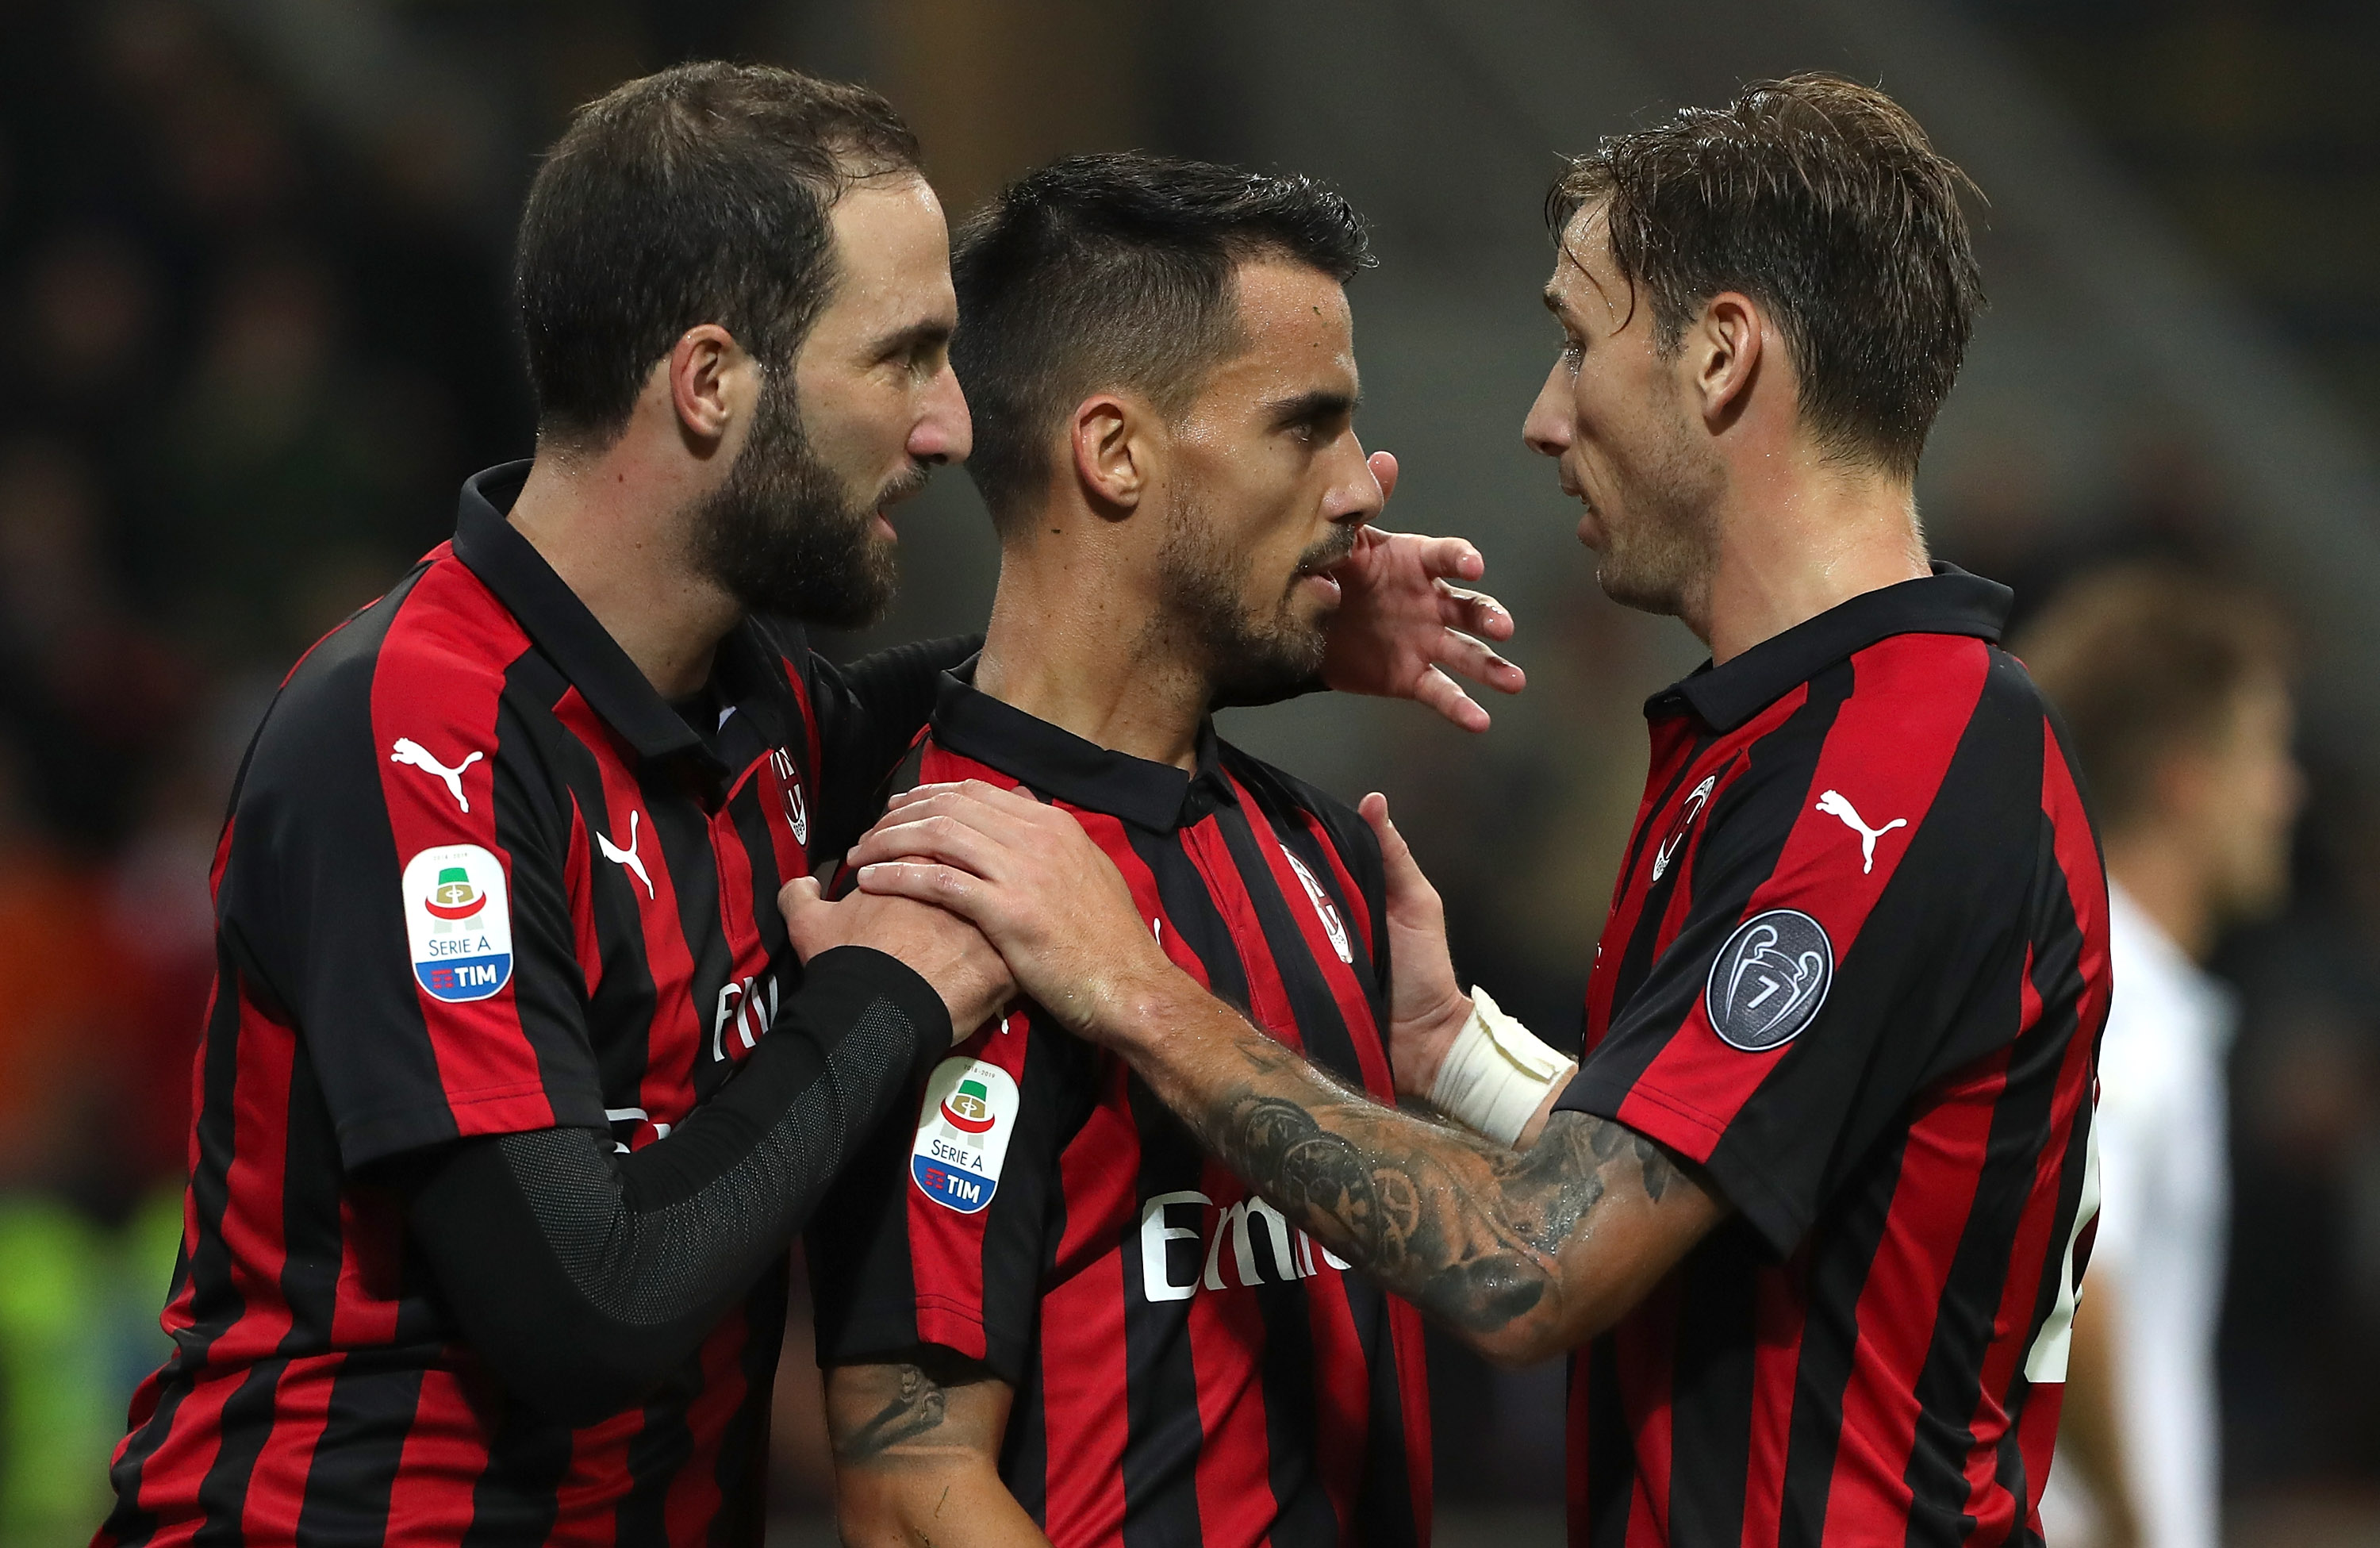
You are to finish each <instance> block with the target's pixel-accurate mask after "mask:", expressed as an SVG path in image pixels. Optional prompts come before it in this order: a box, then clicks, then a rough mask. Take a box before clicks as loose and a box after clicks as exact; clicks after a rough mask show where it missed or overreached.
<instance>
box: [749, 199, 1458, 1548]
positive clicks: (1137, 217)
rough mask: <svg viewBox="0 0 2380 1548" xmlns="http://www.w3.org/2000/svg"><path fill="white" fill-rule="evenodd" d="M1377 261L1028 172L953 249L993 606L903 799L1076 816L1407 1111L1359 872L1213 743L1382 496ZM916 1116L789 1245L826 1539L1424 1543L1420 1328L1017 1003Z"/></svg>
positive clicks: (1285, 654) (1299, 206)
mask: <svg viewBox="0 0 2380 1548" xmlns="http://www.w3.org/2000/svg"><path fill="white" fill-rule="evenodd" d="M1369 261H1370V260H1369V257H1368V253H1367V249H1366V236H1365V230H1364V226H1363V224H1362V222H1361V221H1360V220H1359V219H1358V218H1357V217H1356V215H1355V213H1354V210H1352V209H1351V208H1350V207H1349V206H1348V204H1347V202H1346V201H1344V200H1343V199H1342V198H1340V197H1339V196H1338V195H1336V194H1334V193H1332V192H1330V190H1329V189H1324V188H1322V187H1320V186H1318V185H1317V184H1315V183H1313V182H1310V181H1308V180H1306V179H1305V178H1302V177H1268V176H1263V175H1259V174H1251V173H1246V172H1241V171H1236V170H1234V169H1232V168H1229V167H1223V166H1216V165H1208V164H1204V163H1196V162H1180V161H1172V160H1167V159H1164V158H1160V157H1154V156H1148V155H1137V154H1135V155H1104V156H1086V157H1077V158H1074V159H1070V160H1067V161H1062V162H1059V163H1057V164H1055V165H1050V166H1048V167H1044V168H1042V169H1041V170H1040V171H1038V172H1036V173H1034V174H1032V175H1031V176H1029V177H1026V178H1024V179H1022V180H1021V181H1019V182H1018V183H1016V184H1015V185H1014V187H1012V188H1010V189H1008V190H1007V191H1006V192H1005V193H1004V194H1002V197H1001V198H1000V200H999V201H997V202H996V203H995V204H994V205H993V206H992V207H991V208H990V210H988V211H986V212H985V213H984V214H982V215H981V216H979V217H977V219H976V220H974V221H971V222H969V223H968V224H967V225H965V226H964V227H962V228H961V230H960V233H959V238H958V250H957V254H956V257H955V258H954V260H953V271H954V274H955V277H956V281H957V286H958V297H959V308H960V312H961V314H962V315H963V316H964V317H965V319H966V327H965V331H964V332H963V333H962V334H961V335H959V338H958V341H957V344H956V345H955V346H954V347H953V357H954V360H955V363H956V365H957V368H958V372H959V380H960V382H961V383H962V384H964V385H965V388H966V391H967V395H968V398H969V400H970V402H971V403H972V404H973V406H974V410H975V427H976V450H975V456H974V457H973V459H972V460H970V462H969V463H968V465H967V468H968V472H969V473H970V474H971V475H972V477H973V478H974V480H975V482H976V485H977V488H978V489H980V490H981V491H982V493H983V496H984V502H985V504H986V505H987V506H990V510H991V514H992V520H993V524H994V525H995V527H996V528H997V529H998V530H999V534H1000V540H1001V567H1000V589H999V592H998V594H997V595H996V596H995V597H994V599H993V602H992V610H991V624H990V629H989V630H988V632H987V633H986V635H985V639H984V646H983V653H982V655H981V656H980V657H979V658H978V659H977V661H975V662H973V663H971V664H967V665H965V666H962V667H960V668H959V669H958V670H956V671H954V672H953V673H951V674H950V675H948V676H945V677H944V678H943V680H942V684H941V694H940V698H939V701H938V702H937V703H936V705H935V708H934V714H933V719H932V722H931V723H930V725H929V727H928V729H927V734H926V736H925V737H923V738H922V739H921V740H920V742H919V744H918V747H917V750H916V752H915V753H913V754H912V755H911V757H910V758H909V759H908V760H906V761H905V762H904V764H903V766H902V770H901V773H900V774H898V775H897V776H896V781H897V783H898V784H899V785H902V786H907V785H909V784H912V783H917V782H926V783H931V784H943V783H947V782H950V781H953V780H966V779H975V780H981V781H986V782H989V783H990V784H993V785H996V786H1001V787H1002V788H1006V789H1015V790H1020V791H1023V792H1026V793H1028V794H1029V795H1030V796H1031V797H1033V798H1036V799H1038V800H1043V801H1048V802H1050V803H1051V804H1052V806H1053V809H1055V810H1057V811H1064V812H1068V813H1071V814H1072V815H1073V817H1074V818H1075V819H1078V820H1079V821H1080V822H1081V823H1082V825H1083V827H1084V829H1085V830H1087V832H1088V833H1089V834H1090V835H1092V836H1093V837H1094V838H1095V839H1096V840H1097V841H1098V843H1099V847H1100V848H1101V849H1102V850H1103V851H1104V852H1105V853H1106V854H1107V855H1108V856H1109V857H1110V859H1112V860H1113V861H1114V863H1115V865H1116V866H1117V867H1119V868H1120V869H1121V870H1122V871H1123V874H1124V875H1125V877H1126V878H1127V879H1128V880H1129V882H1130V884H1131V888H1132V891H1133V894H1134V897H1135V906H1136V907H1137V908H1138V909H1139V910H1140V913H1141V914H1142V916H1143V920H1141V921H1139V931H1140V936H1141V939H1143V940H1147V941H1153V943H1154V944H1155V945H1156V946H1157V948H1158V949H1159V950H1160V951H1162V952H1164V953H1165V954H1166V955H1167V957H1169V959H1170V960H1171V961H1172V962H1173V963H1174V964H1176V965H1177V966H1178V967H1179V968H1180V969H1182V970H1184V971H1185V972H1187V973H1189V974H1191V975H1192V976H1193V977H1194V978H1195V979H1196V981H1197V982H1199V983H1201V984H1203V985H1206V986H1208V988H1211V989H1212V990H1213V991H1214V992H1215V993H1217V994H1220V995H1221V996H1223V997H1224V998H1226V999H1228V1000H1229V1001H1230V1002H1231V1003H1232V1004H1233V1006H1237V1007H1238V1008H1239V1009H1240V1010H1241V1011H1244V1012H1245V1014H1246V1015H1247V1016H1248V1017H1249V1018H1250V1019H1251V1020H1252V1021H1253V1022H1254V1023H1255V1025H1256V1027H1257V1028H1259V1029H1261V1033H1260V1035H1262V1036H1264V1037H1266V1038H1268V1039H1271V1040H1276V1042H1277V1045H1279V1046H1283V1047H1286V1048H1291V1049H1298V1050H1302V1051H1304V1052H1305V1054H1307V1055H1308V1056H1309V1057H1311V1058H1313V1059H1314V1060H1315V1061H1316V1062H1317V1063H1318V1064H1319V1065H1320V1066H1321V1067H1324V1068H1327V1069H1330V1070H1331V1071H1332V1072H1333V1073H1334V1074H1335V1075H1336V1076H1337V1078H1338V1079H1342V1080H1344V1081H1346V1082H1347V1083H1349V1084H1350V1085H1352V1086H1354V1087H1357V1088H1359V1089H1362V1090H1365V1091H1369V1092H1370V1093H1371V1094H1372V1095H1373V1096H1375V1097H1377V1098H1378V1099H1379V1100H1381V1101H1384V1102H1386V1101H1393V1100H1394V1094H1395V1093H1394V1085H1393V1081H1392V1079H1391V1077H1390V1061H1389V1050H1388V1045H1387V1041H1386V1034H1387V1027H1388V992H1389V981H1388V965H1389V962H1388V952H1387V942H1386V938H1385V935H1384V934H1383V933H1382V932H1384V931H1385V929H1386V928H1387V921H1388V912H1387V905H1386V898H1385V896H1384V886H1385V872H1384V870H1383V867H1382V863H1381V855H1380V848H1379V844H1378V840H1377V839H1376V838H1375V836H1374V835H1373V834H1372V831H1371V830H1370V829H1369V828H1368V827H1366V825H1365V823H1364V822H1363V821H1362V819H1361V818H1359V817H1358V816H1357V815H1356V814H1355V812H1354V811H1353V810H1352V809H1350V808H1348V807H1346V806H1345V805H1343V804H1342V803H1341V802H1339V801H1336V800H1333V799H1332V798H1330V797H1329V796H1327V795H1325V794H1323V793H1322V792H1321V791H1319V790H1317V789H1315V788H1314V787H1312V786H1308V785H1306V784H1305V783H1303V782H1301V781H1299V780H1297V779H1295V778H1293V777H1292V776H1291V775H1289V774H1284V773H1283V772H1281V770H1279V769H1276V768H1273V767H1271V766H1269V765H1268V764H1266V763H1263V762H1259V761H1257V759H1254V758H1251V757H1249V756H1248V755H1247V754H1246V753H1245V752H1243V751H1241V750H1239V749H1237V748H1234V747H1233V746H1232V745H1231V744H1229V743H1227V742H1224V741H1222V740H1220V739H1219V738H1218V737H1217V736H1216V734H1215V728H1214V725H1213V722H1212V720H1211V719H1210V717H1209V715H1208V709H1209V707H1210V706H1211V705H1213V704H1214V703H1216V702H1217V701H1221V700H1230V699H1235V698H1255V697H1269V696H1274V695H1278V694H1279V693H1281V692H1282V691H1283V690H1285V689H1288V688H1290V687H1291V686H1293V685H1294V684H1296V683H1298V682H1300V681H1302V680H1304V679H1305V678H1306V677H1308V676H1311V675H1312V674H1313V673H1314V672H1315V671H1316V670H1317V668H1318V667H1319V666H1320V665H1321V664H1322V661H1323V659H1324V655H1325V653H1326V649H1327V640H1328V637H1329V627H1330V623H1331V620H1332V617H1333V615H1334V613H1336V612H1337V611H1339V610H1340V608H1341V607H1342V592H1341V587H1340V585H1339V584H1338V582H1337V581H1335V580H1334V579H1332V578H1331V577H1332V573H1333V571H1334V568H1335V567H1337V566H1338V565H1339V564H1340V563H1341V561H1342V560H1343V559H1344V558H1345V556H1346V555H1348V554H1350V553H1351V552H1352V551H1353V550H1354V547H1355V545H1356V544H1357V543H1358V542H1360V541H1362V536H1361V535H1362V534H1363V533H1364V532H1365V531H1366V530H1367V524H1368V523H1369V522H1370V520H1371V518H1373V517H1374V516H1376V515H1378V512H1379V509H1380V505H1381V501H1382V500H1383V498H1384V497H1385V488H1386V486H1389V485H1391V484H1393V482H1394V481H1395V465H1394V463H1393V461H1391V460H1390V459H1388V458H1387V457H1372V458H1367V457H1366V455H1365V452H1364V447H1363V445H1362V443H1361V442H1360V441H1359V440H1358V439H1357V438H1356V434H1355V428H1354V412H1355V404H1356V397H1357V391H1358V382H1357V375H1356V370H1355V358H1354V328H1353V323H1352V319H1351V316H1350V313H1349V311H1348V303H1347V297H1346V294H1345V292H1344V290H1343V288H1342V286H1344V285H1345V283H1346V282H1347V281H1348V280H1349V279H1351V278H1352V277H1354V274H1356V272H1357V271H1358V270H1359V269H1360V268H1362V267H1364V266H1365V265H1366V263H1368V262H1369ZM807 890H808V889H807V885H805V886H803V887H799V888H797V889H796V891H797V892H798V893H802V894H807ZM803 906H804V907H807V908H812V909H816V910H823V911H827V912H829V913H831V912H832V910H833V909H834V908H838V907H842V906H844V905H837V904H829V903H821V902H817V901H815V899H807V898H806V899H805V902H804V905H803ZM911 1112H914V1114H915V1117H914V1120H913V1119H912V1116H911ZM911 1112H904V1113H902V1114H900V1115H897V1118H896V1121H894V1122H892V1123H890V1124H888V1125H887V1126H886V1127H885V1132H884V1133H883V1135H882V1137H881V1146H882V1148H881V1150H880V1152H879V1153H877V1154H875V1155H872V1156H870V1157H868V1158H866V1159H864V1160H855V1161H854V1163H853V1164H851V1165H850V1166H849V1167H848V1168H847V1169H846V1170H845V1173H844V1177H843V1179H842V1180H841V1181H840V1182H838V1183H837V1185H836V1187H835V1189H834V1191H833V1192H832V1194H831V1195H830V1197H829V1199H828V1201H827V1202H826V1203H825V1204H823V1205H822V1206H821V1207H820V1212H819V1214H818V1218H817V1220H816V1222H815V1223H814V1224H813V1225H812V1227H811V1230H810V1236H809V1253H808V1262H809V1267H810V1274H811V1280H812V1284H813V1285H814V1286H815V1288H816V1300H817V1307H818V1342H819V1355H820V1360H821V1361H822V1362H823V1363H824V1364H826V1365H827V1366H828V1367H829V1370H828V1373H827V1383H826V1388H827V1414H828V1424H829V1429H830V1432H831V1434H832V1439H833V1442H834V1446H835V1460H836V1487H835V1497H836V1503H837V1505H838V1508H839V1510H840V1512H841V1518H842V1529H843V1537H844V1542H849V1543H854V1544H874V1543H886V1544H890V1543H902V1542H922V1541H926V1540H928V1539H929V1538H930V1540H931V1541H933V1542H938V1543H944V1544H949V1545H952V1548H982V1545H989V1544H994V1543H1036V1542H1054V1543H1058V1544H1061V1545H1073V1544H1080V1545H1085V1548H1088V1545H1091V1544H1102V1543H1113V1542H1201V1543H1208V1544H1214V1545H1227V1544H1238V1545H1246V1548H1254V1545H1256V1544H1259V1543H1271V1544H1274V1545H1276V1548H1298V1545H1301V1544H1310V1545H1315V1548H1321V1545H1325V1544H1328V1545H1331V1548H1335V1545H1337V1544H1339V1543H1342V1542H1365V1543H1369V1544H1378V1545H1390V1544H1396V1543H1409V1544H1417V1543H1423V1542H1427V1541H1428V1538H1429V1504H1430V1484H1429V1435H1428V1426H1427V1414H1428V1402H1427V1395H1426V1381H1427V1376H1426V1371H1425V1370H1424V1367H1423V1361H1422V1347H1421V1326H1420V1321H1419V1318H1418V1317H1417V1316H1416V1314H1415V1311H1414V1309H1413V1308H1412V1306H1410V1305H1409V1304H1407V1303H1404V1302H1401V1301H1396V1300H1393V1299H1391V1298H1390V1297H1388V1296H1387V1295H1386V1294H1385V1293H1384V1292H1383V1291H1382V1290H1381V1289H1380V1287H1379V1286H1378V1285H1377V1284H1375V1283H1373V1282H1372V1281H1370V1280H1368V1279H1365V1278H1363V1277H1360V1276H1358V1275H1355V1274H1349V1273H1347V1272H1345V1270H1346V1264H1345V1263H1343V1262H1340V1261H1339V1260H1337V1259H1334V1258H1333V1257H1331V1256H1330V1253H1329V1252H1327V1251H1321V1250H1319V1249H1318V1247H1317V1245H1316V1243H1315V1242H1314V1241H1313V1240H1312V1239H1311V1238H1309V1237H1306V1235H1305V1233H1304V1232H1303V1231H1301V1230H1297V1229H1295V1228H1293V1226H1292V1225H1291V1224H1290V1223H1289V1222H1288V1221H1287V1220H1286V1219H1285V1218H1284V1217H1283V1216H1282V1214H1281V1213H1280V1212H1279V1211H1278V1210H1276V1209H1274V1208H1273V1207H1272V1206H1271V1205H1270V1204H1269V1203H1267V1202H1266V1201H1264V1200H1263V1199H1261V1198H1258V1197H1257V1196H1256V1194H1255V1192H1254V1190H1252V1189H1251V1188H1248V1187H1246V1186H1245V1184H1243V1183H1242V1182H1240V1181H1239V1180H1238V1179H1237V1178H1235V1177H1233V1176H1232V1175H1231V1174H1230V1173H1229V1172H1228V1171H1226V1170H1224V1169H1223V1168H1222V1167H1220V1166H1218V1165H1216V1164H1213V1163H1212V1162H1211V1161H1209V1160H1208V1158H1207V1156H1206V1155H1205V1154H1204V1153H1203V1152H1201V1151H1200V1149H1199V1147H1198V1145H1197V1143H1196V1140H1194V1139H1193V1137H1192V1136H1191V1134H1190V1133H1189V1131H1188V1130H1187V1129H1185V1128H1184V1127H1182V1125H1180V1124H1179V1123H1177V1122H1175V1121H1174V1120H1173V1118H1172V1116H1171V1115H1168V1114H1167V1113H1166V1112H1165V1111H1164V1110H1163V1108H1162V1106H1161V1105H1160V1103H1158V1102H1157V1100H1156V1099H1155V1098H1154V1097H1153V1096H1152V1095H1151V1093H1150V1092H1149V1091H1148V1089H1147V1087H1146V1086H1145V1085H1143V1084H1142V1083H1141V1082H1140V1081H1139V1080H1137V1079H1135V1078H1134V1077H1133V1076H1132V1074H1131V1072H1130V1071H1129V1069H1128V1068H1126V1067H1125V1066H1124V1064H1123V1061H1122V1060H1121V1059H1119V1058H1118V1057H1116V1056H1115V1055H1114V1054H1104V1053H1101V1052H1099V1051H1098V1050H1096V1049H1094V1048H1092V1047H1091V1046H1089V1045H1088V1044H1087V1043H1084V1042H1078V1041H1077V1040H1075V1039H1074V1038H1072V1037H1069V1036H1068V1035H1066V1033H1065V1031H1064V1030H1063V1026H1062V1023H1061V1022H1060V1021H1058V1020H1057V1019H1055V1018H1054V1017H1053V1014H1052V1010H1051V1009H1050V1007H1045V1006H1040V1005H1036V1004H1032V1003H1030V1002H1027V1001H1023V1000H1019V1001H1016V1002H1014V1003H1012V1004H1010V1005H1009V1006H1007V1007H1005V1010H1004V1013H1003V1014H1002V1015H1001V1016H1000V1017H999V1018H997V1019H996V1020H994V1021H991V1022H990V1023H988V1024H986V1025H985V1026H984V1027H982V1028H981V1029H980V1030H977V1032H976V1033H975V1035H974V1036H973V1037H971V1038H968V1039H966V1040H965V1041H964V1042H961V1043H960V1044H959V1045H958V1046H957V1047H956V1048H954V1049H953V1050H952V1052H951V1054H950V1056H949V1057H948V1058H946V1059H944V1060H943V1061H941V1063H940V1064H939V1065H938V1066H937V1067H935V1069H934V1071H933V1073H932V1074H931V1076H930V1077H929V1078H928V1079H926V1080H924V1081H923V1082H922V1083H921V1087H920V1089H919V1091H918V1093H917V1105H916V1106H915V1108H914V1109H912V1110H911Z"/></svg>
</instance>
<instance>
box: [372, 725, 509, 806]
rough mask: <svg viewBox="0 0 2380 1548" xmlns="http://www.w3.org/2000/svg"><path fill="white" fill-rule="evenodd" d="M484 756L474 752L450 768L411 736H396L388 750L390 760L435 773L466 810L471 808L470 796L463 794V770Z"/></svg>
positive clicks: (459, 804)
mask: <svg viewBox="0 0 2380 1548" xmlns="http://www.w3.org/2000/svg"><path fill="white" fill-rule="evenodd" d="M486 756H487V754H486V753H483V752H474V753H472V754H471V755H470V756H468V757H467V758H465V759H464V760H463V761H462V762H459V763H457V764H455V766H454V767H453V768H451V769H450V768H448V767H447V766H446V765H445V764H443V763H442V762H439V761H438V760H437V759H435V758H432V757H431V756H430V750H429V749H428V748H426V747H423V746H422V745H421V744H420V743H419V742H417V741H415V740H414V739H413V738H412V737H397V738H396V741H395V745H394V746H392V747H391V748H390V749H389V750H388V761H389V762H392V763H409V764H411V765H412V766H413V767H415V768H417V769H420V770H423V771H424V772H426V773H429V774H436V775H437V776H438V777H439V778H441V779H443V780H444V781H445V782H446V791H447V794H449V795H451V796H453V797H454V798H455V805H456V806H459V807H461V808H462V809H463V810H464V811H470V810H471V798H470V797H468V796H467V795H465V794H463V771H464V770H465V769H468V768H469V767H470V766H471V765H472V764H474V763H476V762H479V761H480V759H482V758H484V757H486Z"/></svg>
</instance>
